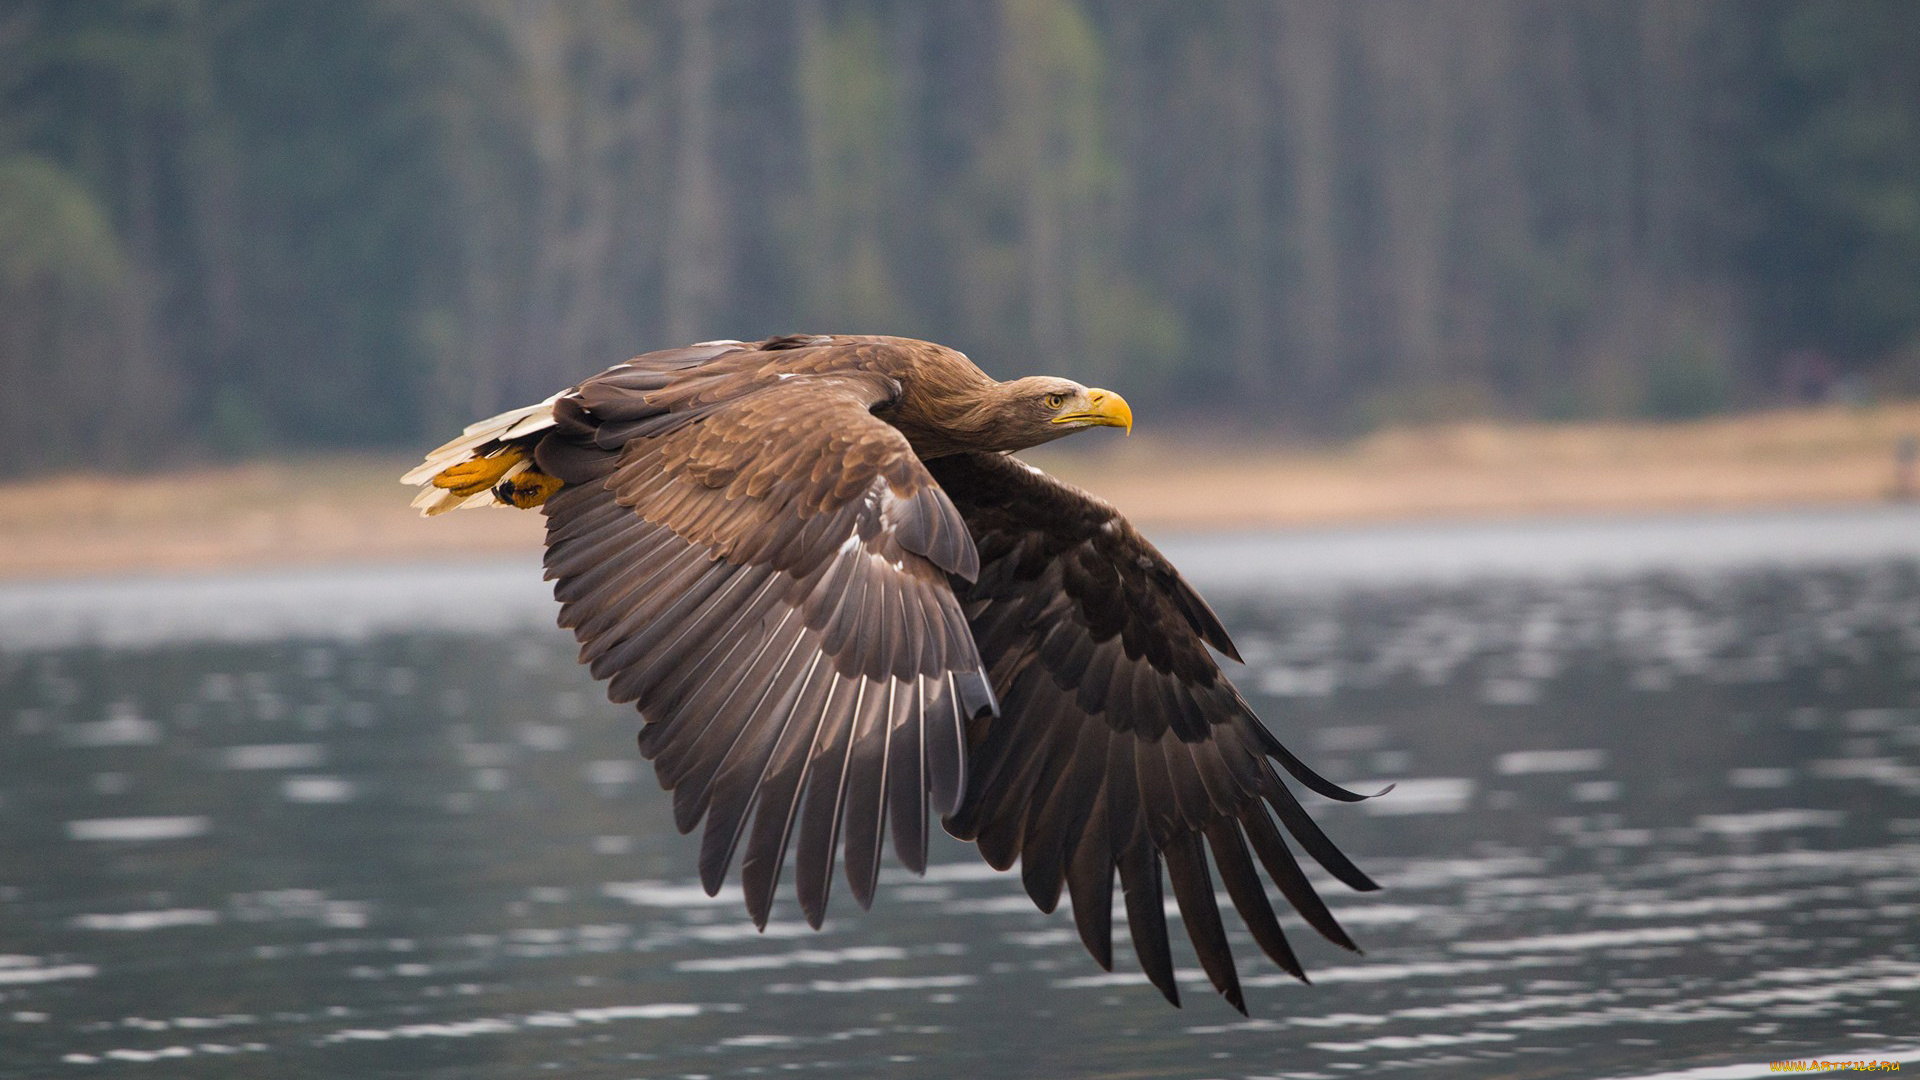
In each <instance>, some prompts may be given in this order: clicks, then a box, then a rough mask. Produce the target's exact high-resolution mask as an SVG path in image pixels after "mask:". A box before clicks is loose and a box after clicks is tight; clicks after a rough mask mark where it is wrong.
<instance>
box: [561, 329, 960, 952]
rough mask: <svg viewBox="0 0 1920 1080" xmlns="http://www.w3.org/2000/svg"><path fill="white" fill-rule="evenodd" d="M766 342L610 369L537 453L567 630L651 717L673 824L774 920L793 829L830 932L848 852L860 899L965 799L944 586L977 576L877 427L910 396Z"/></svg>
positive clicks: (920, 853) (836, 358) (919, 479)
mask: <svg viewBox="0 0 1920 1080" xmlns="http://www.w3.org/2000/svg"><path fill="white" fill-rule="evenodd" d="M767 345H772V346H773V347H772V348H767V346H766V345H763V346H758V347H755V346H744V347H743V346H739V345H738V344H737V343H720V344H715V345H710V346H706V347H700V348H694V349H683V350H672V351H670V352H665V353H657V354H650V355H648V356H643V357H640V358H638V359H636V360H634V361H630V362H629V363H627V364H623V365H620V366H618V367H615V368H613V369H611V370H609V371H607V372H605V373H603V374H601V375H599V376H596V377H595V378H593V379H590V380H588V381H587V382H585V383H582V384H581V385H580V386H579V387H578V388H576V390H575V391H574V392H572V393H570V394H567V395H563V396H562V397H561V398H560V399H559V401H558V402H557V403H556V405H555V406H554V417H555V419H556V421H557V424H556V426H555V427H554V428H553V429H552V431H551V432H549V433H547V434H546V435H545V436H544V438H543V439H542V441H541V442H540V444H539V445H538V447H537V448H536V450H535V459H536V462H537V464H538V466H539V468H540V469H541V470H542V471H543V472H546V473H549V474H551V475H554V476H558V477H559V478H561V479H562V480H564V481H566V482H567V483H566V486H565V487H563V488H562V489H561V490H560V491H559V493H558V494H556V495H554V496H553V497H552V498H551V499H550V500H548V501H547V503H546V505H545V512H546V514H547V554H546V567H547V576H548V577H549V578H552V579H555V581H556V585H555V587H554V593H555V595H556V596H557V597H558V599H559V600H560V602H561V614H560V623H561V625H562V626H566V627H569V628H571V629H572V630H573V632H574V635H575V636H576V637H577V638H578V639H579V640H580V642H581V650H580V657H581V660H582V661H583V662H585V663H587V664H589V665H590V666H591V668H592V671H593V674H594V675H595V676H596V677H598V678H601V679H606V680H608V681H609V687H608V694H609V696H610V697H612V698H613V699H614V700H615V701H623V702H625V701H631V702H634V703H635V704H636V705H637V707H638V708H639V710H640V712H641V713H642V714H643V715H644V716H645V719H646V726H645V728H644V729H643V730H642V732H641V734H640V749H641V752H642V753H643V754H644V755H645V756H646V757H648V758H649V759H651V760H652V761H653V763H654V766H655V768H656V770H657V771H658V773H659V777H660V782H661V784H662V785H663V786H665V787H667V788H670V789H672V791H673V807H674V819H675V823H676V824H677V825H678V826H679V827H680V830H681V831H682V832H689V831H691V830H692V829H693V828H694V826H695V825H697V824H699V823H700V821H701V820H702V819H704V820H705V821H706V831H705V834H704V836H703V839H702V843H701V851H700V874H701V880H702V882H703V883H704V884H705V885H706V888H707V891H708V892H709V893H715V892H718V891H719V888H720V886H721V884H722V882H723V881H724V879H725V877H726V873H727V869H728V866H729V865H730V863H731V862H732V859H733V855H734V852H735V851H736V849H738V848H739V847H740V846H741V845H742V844H744V855H743V856H742V860H741V878H742V882H743V885H744V888H745V893H746V901H747V908H748V911H749V912H750V913H751V914H752V915H753V918H754V920H755V921H756V922H757V923H759V924H761V925H763V926H764V925H765V923H766V920H767V916H768V913H769V911H770V909H771V907H772V903H773V896H774V892H775V889H776V887H777V885H778V882H779V874H780V868H781V864H782V863H783V861H784V860H785V856H786V851H787V845H788V840H789V838H790V837H792V836H795V835H796V834H797V837H798V859H797V868H796V877H797V882H798V892H799V896H800V902H801V906H802V908H803V909H804V910H805V913H806V916H807V918H808V920H809V921H811V922H812V923H813V924H814V925H815V926H818V925H819V924H820V921H821V919H822V917H823V915H824V912H825V909H826V902H827V893H828V890H829V884H830V881H831V878H832V874H833V864H834V859H835V853H836V850H837V849H838V848H839V847H840V846H841V845H842V841H843V839H844V848H845V853H846V870H847V877H848V880H849V882H850V884H851V886H852V889H853V892H854V895H855V897H856V898H857V899H858V900H859V902H860V903H861V904H862V905H863V906H865V905H867V904H869V903H870V902H871V900H872V896H873V888H874V879H875V877H876V875H877V873H878V869H879V858H880V850H881V846H882V836H883V835H884V833H885V831H886V829H887V827H888V825H889V823H890V824H891V826H892V829H893V842H894V848H895V850H896V852H898V854H899V857H900V859H901V861H902V862H904V863H905V864H906V865H907V866H909V867H910V868H912V869H914V870H916V871H917V870H921V869H924V868H925V865H926V852H927V811H928V810H929V809H932V810H934V811H936V812H940V813H946V812H949V811H951V810H952V809H953V808H954V806H955V804H956V803H957V801H958V799H959V796H960V792H961V791H962V790H963V788H964V787H965V783H966V780H965V768H966V766H965V747H964V743H963V737H964V736H963V730H964V725H965V723H966V722H967V720H968V719H969V718H971V717H973V716H975V715H984V714H987V713H990V712H991V711H992V708H993V698H992V691H991V690H990V689H989V686H988V683H987V681H986V679H985V677H984V675H983V665H982V664H981V662H980V659H979V656H978V653H977V652H976V650H975V648H974V645H973V640H972V637H971V635H970V634H969V632H968V629H967V625H966V621H965V618H964V617H963V616H962V614H961V612H960V608H959V605H958V603H957V602H956V600H955V598H954V596H953V593H952V590H951V589H950V587H949V585H948V582H949V580H950V577H951V579H952V580H966V579H967V578H970V577H971V576H973V574H974V573H976V571H977V567H978V563H977V556H976V554H975V550H974V547H973V544H972V541H971V540H970V539H969V537H968V534H967V532H966V528H965V525H964V523H962V522H961V520H960V518H959V516H958V514H957V513H956V512H955V510H954V508H953V506H952V504H951V503H950V502H948V500H947V498H946V496H945V495H944V494H942V492H941V491H940V488H939V486H938V485H936V484H935V483H934V482H933V480H932V478H931V477H929V476H928V475H927V472H926V469H925V467H924V466H923V465H922V464H921V463H920V461H919V459H918V458H916V457H915V456H914V454H913V452H912V449H911V448H910V447H909V446H908V445H907V441H906V439H905V438H904V437H903V436H902V435H901V434H900V433H899V432H898V431H896V430H894V429H893V428H892V427H890V426H889V425H887V424H886V423H884V422H883V421H880V420H878V419H875V418H874V417H873V415H872V414H871V412H870V411H869V410H870V409H871V408H872V407H873V406H874V405H876V404H878V403H881V402H884V401H886V400H889V399H890V398H891V397H892V396H893V395H894V394H895V393H897V390H898V385H897V384H896V383H895V382H894V381H893V380H892V379H890V378H889V377H888V376H886V375H885V374H884V373H881V372H878V371H875V370H870V369H869V365H867V364H866V363H865V362H864V360H863V357H865V356H867V355H868V354H867V353H863V352H862V349H861V348H849V347H845V346H835V345H832V344H830V343H825V342H819V341H816V342H806V341H804V340H790V341H787V342H784V343H783V342H772V343H767ZM796 346H800V347H796ZM862 348H867V349H870V346H862ZM843 834H844V837H843Z"/></svg>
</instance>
